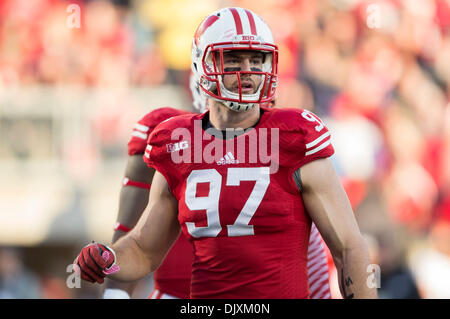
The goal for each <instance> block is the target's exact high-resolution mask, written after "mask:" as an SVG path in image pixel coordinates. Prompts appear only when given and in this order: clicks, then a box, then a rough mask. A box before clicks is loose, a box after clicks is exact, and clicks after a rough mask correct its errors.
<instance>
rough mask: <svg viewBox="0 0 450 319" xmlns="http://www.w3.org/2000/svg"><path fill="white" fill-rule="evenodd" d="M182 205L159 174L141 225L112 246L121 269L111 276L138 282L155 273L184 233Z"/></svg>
mask: <svg viewBox="0 0 450 319" xmlns="http://www.w3.org/2000/svg"><path fill="white" fill-rule="evenodd" d="M177 214H178V202H177V200H176V199H175V198H174V196H173V195H172V194H171V193H170V191H169V187H168V184H167V181H166V179H165V178H164V176H163V175H162V174H160V173H158V172H156V173H155V175H154V177H153V182H152V188H151V190H150V198H149V204H148V206H147V207H146V209H145V211H144V213H143V215H142V217H141V218H140V219H139V221H138V223H137V225H136V226H135V227H134V228H133V229H132V230H131V231H130V232H129V233H128V234H127V235H125V236H124V237H122V238H121V239H119V240H118V241H117V242H116V243H115V244H113V245H112V247H111V248H112V250H113V251H114V252H115V262H116V264H117V265H118V266H119V267H120V270H119V271H118V272H116V273H114V274H112V275H110V276H109V277H110V278H112V279H114V280H118V281H134V280H137V279H141V278H143V277H145V276H146V275H148V274H149V273H150V272H153V271H155V270H156V269H157V268H158V267H159V265H160V264H161V262H162V261H163V259H164V257H165V255H166V254H167V252H168V251H169V249H170V247H171V246H172V244H173V243H174V242H175V240H176V239H177V237H178V235H179V233H180V225H179V223H178V219H177Z"/></svg>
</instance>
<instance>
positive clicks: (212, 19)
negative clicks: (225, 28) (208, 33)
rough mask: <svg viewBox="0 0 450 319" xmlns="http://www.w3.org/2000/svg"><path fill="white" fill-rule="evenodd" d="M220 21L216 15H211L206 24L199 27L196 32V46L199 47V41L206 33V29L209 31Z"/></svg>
mask: <svg viewBox="0 0 450 319" xmlns="http://www.w3.org/2000/svg"><path fill="white" fill-rule="evenodd" d="M217 20H219V17H218V16H216V15H210V16H209V17H208V18H206V20H205V22H203V23H202V24H200V25H199V27H198V29H197V31H196V32H195V36H194V38H195V44H196V45H198V40H199V39H200V37H201V36H202V34H203V33H204V32H205V30H206V29H208V28H209V27H210V26H211V25H212V24H213V23H214V22H216V21H217Z"/></svg>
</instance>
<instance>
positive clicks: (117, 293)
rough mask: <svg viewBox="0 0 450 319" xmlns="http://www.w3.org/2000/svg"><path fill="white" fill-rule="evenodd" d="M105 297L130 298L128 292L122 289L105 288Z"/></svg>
mask: <svg viewBox="0 0 450 319" xmlns="http://www.w3.org/2000/svg"><path fill="white" fill-rule="evenodd" d="M103 299H130V295H129V294H128V292H126V291H125V290H122V289H111V288H108V289H105V292H104V293H103Z"/></svg>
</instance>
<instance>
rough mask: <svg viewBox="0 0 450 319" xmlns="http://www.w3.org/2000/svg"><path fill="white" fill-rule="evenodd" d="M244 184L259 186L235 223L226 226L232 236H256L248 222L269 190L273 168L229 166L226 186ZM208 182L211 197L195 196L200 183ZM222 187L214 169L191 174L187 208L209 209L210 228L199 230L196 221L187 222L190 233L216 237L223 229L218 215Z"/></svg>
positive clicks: (187, 191) (207, 212)
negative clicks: (248, 182) (249, 183)
mask: <svg viewBox="0 0 450 319" xmlns="http://www.w3.org/2000/svg"><path fill="white" fill-rule="evenodd" d="M241 181H255V182H256V183H255V186H254V187H253V189H252V192H251V193H250V196H249V197H248V199H247V201H246V202H245V204H244V207H243V208H242V209H241V211H240V213H239V215H238V217H237V218H236V220H235V221H234V224H233V225H227V231H228V236H229V237H237V236H251V235H254V234H255V231H254V228H253V225H249V223H250V221H251V219H252V218H253V215H254V214H255V212H256V210H257V209H258V207H259V205H260V204H261V201H262V200H263V198H264V196H265V194H266V191H267V188H268V187H269V184H270V167H230V168H228V169H227V181H226V186H239V185H240V183H241ZM205 182H209V185H210V186H209V189H210V190H209V194H208V196H206V197H196V196H195V193H196V190H197V184H198V183H205ZM221 186H222V175H220V174H219V172H218V171H217V170H215V169H205V170H194V171H192V172H191V173H190V174H189V177H188V178H187V181H186V191H185V203H186V206H187V207H188V208H189V209H190V210H191V211H195V210H205V209H206V220H207V226H199V227H197V226H195V223H194V222H186V227H187V230H188V232H189V234H191V236H193V237H195V238H200V237H217V235H218V234H219V233H220V231H221V230H222V226H221V225H220V215H219V201H220V192H221ZM211 199H213V200H211ZM216 199H217V200H216Z"/></svg>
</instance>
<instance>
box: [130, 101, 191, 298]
mask: <svg viewBox="0 0 450 319" xmlns="http://www.w3.org/2000/svg"><path fill="white" fill-rule="evenodd" d="M182 114H190V113H189V112H186V111H182V110H178V109H173V108H170V107H164V108H159V109H156V110H154V111H151V112H150V113H148V114H146V115H145V116H144V117H143V118H142V119H140V120H139V121H138V122H137V123H136V124H135V126H134V129H133V133H132V136H131V139H130V141H129V142H128V155H130V156H131V155H136V154H144V151H145V148H146V146H147V139H148V136H149V134H150V133H151V132H152V131H153V129H154V128H155V126H156V125H158V124H159V123H161V122H163V121H165V120H167V119H169V118H171V117H173V116H177V115H182ZM192 261H193V249H192V244H191V243H190V242H189V241H188V240H187V239H186V237H185V236H180V237H179V238H178V240H177V241H176V242H175V243H174V244H173V246H172V248H171V250H170V252H169V253H168V254H167V256H166V258H165V259H164V261H163V262H162V263H161V265H160V266H159V268H158V269H157V270H156V271H155V272H154V273H153V279H154V283H155V289H158V290H159V291H161V292H164V293H166V294H170V295H173V296H175V297H178V298H183V299H187V298H189V290H190V284H191V272H192Z"/></svg>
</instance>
